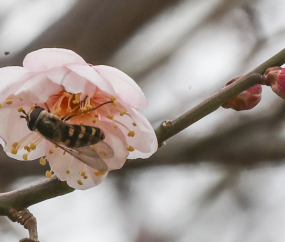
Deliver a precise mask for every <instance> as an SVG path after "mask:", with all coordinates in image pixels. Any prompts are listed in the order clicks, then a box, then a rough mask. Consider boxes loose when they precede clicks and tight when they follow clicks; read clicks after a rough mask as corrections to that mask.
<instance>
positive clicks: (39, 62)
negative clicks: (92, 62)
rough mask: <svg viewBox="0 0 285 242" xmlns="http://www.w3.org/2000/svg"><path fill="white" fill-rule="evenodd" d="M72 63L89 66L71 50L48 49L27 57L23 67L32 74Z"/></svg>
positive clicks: (37, 51) (32, 53)
mask: <svg viewBox="0 0 285 242" xmlns="http://www.w3.org/2000/svg"><path fill="white" fill-rule="evenodd" d="M70 63H76V64H81V65H87V63H86V62H85V60H84V59H83V58H82V57H81V56H79V55H78V54H76V53H75V52H73V51H71V50H66V49H59V48H47V49H40V50H36V51H33V52H31V53H29V54H27V55H26V57H25V59H24V61H23V66H24V68H25V69H27V70H29V71H32V72H43V71H47V70H49V69H51V68H53V67H58V66H64V65H67V64H70Z"/></svg>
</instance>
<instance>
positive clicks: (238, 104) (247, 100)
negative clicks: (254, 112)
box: [222, 76, 262, 111]
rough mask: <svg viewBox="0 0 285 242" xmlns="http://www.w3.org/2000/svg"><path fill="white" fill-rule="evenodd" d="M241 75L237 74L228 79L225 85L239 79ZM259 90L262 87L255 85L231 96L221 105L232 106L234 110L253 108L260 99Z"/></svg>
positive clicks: (224, 106) (260, 90)
mask: <svg viewBox="0 0 285 242" xmlns="http://www.w3.org/2000/svg"><path fill="white" fill-rule="evenodd" d="M241 77H242V76H238V77H235V78H233V79H232V80H230V81H229V82H228V83H227V84H226V86H228V85H230V84H232V83H233V82H235V81H237V80H238V79H240V78H241ZM261 92H262V87H261V85H260V84H258V85H255V86H253V87H251V88H249V89H247V90H245V91H243V92H241V93H240V94H238V95H237V96H235V97H233V98H231V99H230V100H228V101H227V102H226V103H224V104H223V105H222V107H223V108H232V109H234V110H236V111H242V110H249V109H252V108H254V107H255V106H256V105H257V104H258V103H259V102H260V100H261Z"/></svg>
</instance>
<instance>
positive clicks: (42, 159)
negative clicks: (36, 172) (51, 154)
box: [40, 157, 47, 166]
mask: <svg viewBox="0 0 285 242" xmlns="http://www.w3.org/2000/svg"><path fill="white" fill-rule="evenodd" d="M46 163H47V161H46V160H45V159H44V158H43V157H41V159H40V164H41V165H43V166H44V165H45V164H46Z"/></svg>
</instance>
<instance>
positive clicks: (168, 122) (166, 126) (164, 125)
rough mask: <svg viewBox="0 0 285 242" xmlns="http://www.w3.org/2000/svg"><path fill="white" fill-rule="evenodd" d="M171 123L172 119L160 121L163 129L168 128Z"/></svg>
mask: <svg viewBox="0 0 285 242" xmlns="http://www.w3.org/2000/svg"><path fill="white" fill-rule="evenodd" d="M171 125H172V121H164V122H163V123H162V127H163V128H165V129H167V128H169V127H170V126H171Z"/></svg>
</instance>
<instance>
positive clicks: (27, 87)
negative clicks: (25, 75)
mask: <svg viewBox="0 0 285 242" xmlns="http://www.w3.org/2000/svg"><path fill="white" fill-rule="evenodd" d="M61 90H62V87H61V86H60V85H57V84H55V83H53V82H51V81H50V80H49V79H48V78H47V76H46V74H45V73H41V74H39V75H36V76H34V77H32V78H30V79H29V80H28V81H26V82H25V83H23V84H22V85H21V87H20V88H19V89H18V90H17V91H16V92H15V95H17V96H19V97H21V98H22V99H23V100H26V101H29V102H31V103H45V102H46V101H47V99H48V98H49V97H50V96H51V95H53V94H56V93H59V92H60V91H61Z"/></svg>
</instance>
